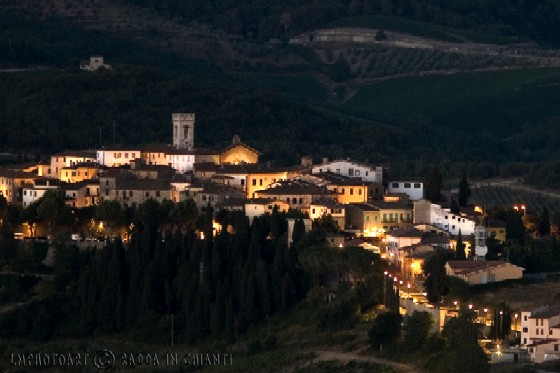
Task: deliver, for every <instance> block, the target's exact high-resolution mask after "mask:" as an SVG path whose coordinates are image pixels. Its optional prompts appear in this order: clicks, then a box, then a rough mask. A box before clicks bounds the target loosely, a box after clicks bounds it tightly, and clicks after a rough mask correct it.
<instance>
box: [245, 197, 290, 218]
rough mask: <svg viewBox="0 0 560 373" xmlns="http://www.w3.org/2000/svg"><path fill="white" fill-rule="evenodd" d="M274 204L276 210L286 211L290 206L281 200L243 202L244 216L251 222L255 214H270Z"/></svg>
mask: <svg viewBox="0 0 560 373" xmlns="http://www.w3.org/2000/svg"><path fill="white" fill-rule="evenodd" d="M274 206H277V207H278V212H287V211H288V209H289V208H290V206H289V205H288V204H287V203H284V202H282V201H273V202H270V203H267V204H262V203H250V202H249V203H246V204H245V216H247V217H248V218H249V221H250V222H252V221H253V219H254V218H255V217H257V216H261V215H264V214H266V213H269V214H272V211H273V210H274Z"/></svg>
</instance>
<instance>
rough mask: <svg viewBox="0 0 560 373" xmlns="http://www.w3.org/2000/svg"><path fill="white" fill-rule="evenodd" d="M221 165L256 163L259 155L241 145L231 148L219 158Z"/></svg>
mask: <svg viewBox="0 0 560 373" xmlns="http://www.w3.org/2000/svg"><path fill="white" fill-rule="evenodd" d="M220 162H221V164H224V163H230V164H240V163H258V162H259V155H258V154H257V153H255V152H254V151H251V150H249V149H248V148H247V147H245V146H243V145H237V146H234V147H231V148H230V149H228V150H227V151H225V152H223V153H222V155H221V157H220Z"/></svg>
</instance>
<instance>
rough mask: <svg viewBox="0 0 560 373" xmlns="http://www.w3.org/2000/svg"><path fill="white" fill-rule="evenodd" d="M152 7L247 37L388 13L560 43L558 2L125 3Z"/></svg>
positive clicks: (174, 0) (137, 0)
mask: <svg viewBox="0 0 560 373" xmlns="http://www.w3.org/2000/svg"><path fill="white" fill-rule="evenodd" d="M121 2H125V3H132V4H136V5H140V6H145V7H151V8H155V9H157V10H159V11H160V12H162V13H165V14H168V15H176V16H182V17H184V18H185V19H186V20H188V21H193V20H196V21H198V22H200V23H206V24H210V25H213V26H215V27H216V28H220V29H223V30H227V31H228V32H232V33H235V34H241V35H244V36H247V37H250V38H258V39H261V40H268V39H269V38H272V37H280V38H281V37H282V36H287V35H293V34H298V33H301V32H303V31H308V30H310V29H314V28H318V27H320V26H322V27H324V25H325V24H327V23H329V22H332V21H335V20H338V19H341V18H344V17H349V16H371V15H386V16H398V17H403V18H408V19H413V20H419V21H425V22H432V23H436V24H440V25H444V26H449V27H454V28H463V29H469V30H472V31H482V32H485V33H493V34H497V35H508V36H510V35H519V36H525V37H526V36H530V37H533V38H535V39H537V40H541V41H544V42H548V43H559V42H560V37H559V36H558V32H557V30H556V26H557V23H558V21H559V19H560V8H559V6H558V3H557V2H555V1H554V0H547V1H539V2H533V1H529V0H526V1H515V2H512V1H505V0H500V1H492V0H483V1H476V2H472V1H471V2H464V1H445V2H443V1H440V0H352V1H341V0H328V1H318V0H307V1H303V2H293V1H288V2H282V3H278V2H274V1H261V2H258V3H255V2H252V1H248V0H244V1H239V2H225V1H213V2H202V3H201V2H198V1H194V0H183V1H177V0H158V1H154V0H121Z"/></svg>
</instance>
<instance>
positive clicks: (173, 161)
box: [166, 154, 195, 173]
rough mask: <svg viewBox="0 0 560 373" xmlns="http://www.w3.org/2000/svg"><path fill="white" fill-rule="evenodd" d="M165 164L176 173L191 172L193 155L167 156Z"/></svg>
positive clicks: (193, 160)
mask: <svg viewBox="0 0 560 373" xmlns="http://www.w3.org/2000/svg"><path fill="white" fill-rule="evenodd" d="M166 162H167V164H170V165H171V168H173V169H175V170H177V172H180V173H185V172H187V171H192V170H193V168H194V162H195V155H194V154H168V155H167V158H166Z"/></svg>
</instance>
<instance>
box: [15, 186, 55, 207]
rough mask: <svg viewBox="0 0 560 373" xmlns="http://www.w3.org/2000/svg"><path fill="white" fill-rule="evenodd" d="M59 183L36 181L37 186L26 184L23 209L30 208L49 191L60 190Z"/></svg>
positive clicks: (23, 192) (23, 193)
mask: <svg viewBox="0 0 560 373" xmlns="http://www.w3.org/2000/svg"><path fill="white" fill-rule="evenodd" d="M58 188H59V186H58V183H57V182H56V181H53V180H36V181H35V184H26V185H24V186H23V190H22V195H23V196H22V197H23V208H26V207H29V205H31V204H32V203H33V202H37V201H38V200H39V199H40V198H41V197H43V196H44V195H45V193H47V192H48V191H49V190H56V189H58Z"/></svg>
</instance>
